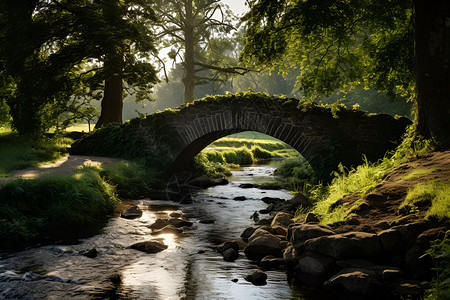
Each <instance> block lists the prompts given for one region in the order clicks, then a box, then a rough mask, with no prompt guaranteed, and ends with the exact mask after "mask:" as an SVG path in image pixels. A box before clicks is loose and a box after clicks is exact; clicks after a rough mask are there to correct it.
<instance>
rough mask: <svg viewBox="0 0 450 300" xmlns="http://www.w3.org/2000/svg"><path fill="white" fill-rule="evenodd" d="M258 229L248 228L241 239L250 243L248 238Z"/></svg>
mask: <svg viewBox="0 0 450 300" xmlns="http://www.w3.org/2000/svg"><path fill="white" fill-rule="evenodd" d="M256 229H257V227H248V228H246V229H245V230H244V231H243V232H242V233H241V239H242V240H244V241H248V238H249V237H250V236H251V235H252V234H253V233H254V232H255V230H256Z"/></svg>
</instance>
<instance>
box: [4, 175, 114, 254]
mask: <svg viewBox="0 0 450 300" xmlns="http://www.w3.org/2000/svg"><path fill="white" fill-rule="evenodd" d="M116 204H117V198H116V195H115V191H114V187H113V186H111V185H110V184H108V183H107V182H105V181H104V180H103V179H102V178H101V177H100V175H99V173H98V172H97V171H95V170H93V169H83V170H82V171H79V172H77V173H76V174H74V175H73V176H64V177H57V178H56V177H44V178H38V179H33V180H17V181H13V182H9V183H7V184H5V185H4V186H3V187H2V189H0V237H1V238H2V240H3V241H5V244H2V246H3V247H7V246H10V247H11V246H16V247H17V246H18V245H17V244H16V243H19V244H23V243H27V242H30V241H32V240H33V239H35V238H39V237H43V236H46V235H50V236H58V235H62V234H64V230H68V229H71V230H72V229H73V228H76V227H78V226H86V225H90V224H94V223H97V222H99V220H101V219H102V218H104V216H105V215H106V214H109V213H112V211H113V208H114V207H115V205H116ZM6 241H7V243H6Z"/></svg>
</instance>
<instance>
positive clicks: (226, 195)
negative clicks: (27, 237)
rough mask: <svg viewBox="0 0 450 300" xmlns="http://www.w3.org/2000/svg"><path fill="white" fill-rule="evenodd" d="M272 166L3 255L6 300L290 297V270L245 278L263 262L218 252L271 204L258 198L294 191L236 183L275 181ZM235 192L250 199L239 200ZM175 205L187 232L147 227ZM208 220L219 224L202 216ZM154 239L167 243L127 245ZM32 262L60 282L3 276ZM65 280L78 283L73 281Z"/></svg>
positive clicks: (1, 282)
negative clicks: (98, 230) (257, 280)
mask: <svg viewBox="0 0 450 300" xmlns="http://www.w3.org/2000/svg"><path fill="white" fill-rule="evenodd" d="M273 170H274V167H273V166H260V167H248V168H242V169H240V170H238V171H233V176H232V178H231V180H233V182H232V183H230V184H229V185H227V186H216V187H213V188H210V189H208V190H206V191H202V192H200V193H199V194H198V195H196V197H195V198H194V203H193V204H189V205H185V206H180V205H169V206H168V205H167V204H170V203H168V202H167V201H165V202H164V201H153V200H141V201H137V202H133V205H138V206H139V207H140V208H141V209H142V210H143V215H142V217H141V218H139V219H136V220H127V219H123V218H112V219H110V220H109V222H108V224H107V225H106V226H105V228H104V232H103V233H102V234H99V235H97V236H94V237H91V238H88V239H84V240H82V241H81V243H80V244H77V245H69V246H61V245H53V246H48V247H41V248H37V249H29V250H25V251H22V252H19V253H15V254H14V257H12V258H7V259H3V260H0V298H2V297H3V298H6V299H9V298H14V297H13V296H15V298H19V299H36V298H56V299H63V298H82V299H89V298H92V299H100V298H101V299H164V300H165V299H290V298H292V297H293V292H292V290H291V288H290V287H289V286H288V284H287V281H286V275H285V273H284V272H282V271H269V272H268V273H267V274H268V277H269V278H268V284H267V285H266V286H262V287H261V286H253V285H251V284H250V283H248V282H246V281H245V280H244V279H243V278H244V276H245V275H247V274H248V273H249V272H250V271H251V270H252V269H254V268H257V266H256V265H254V264H253V263H252V262H250V261H248V260H247V259H246V258H245V256H244V254H243V253H242V252H241V253H240V257H239V259H238V260H237V261H236V262H225V261H224V260H223V258H222V256H221V255H220V254H218V253H217V252H215V251H214V250H213V246H214V245H216V244H219V243H221V242H223V241H225V240H230V239H239V235H240V233H241V232H242V231H243V229H245V228H246V227H248V226H250V225H252V224H253V220H252V219H251V218H250V216H251V215H252V214H253V213H254V212H255V211H259V210H260V209H262V208H264V207H265V206H266V205H265V204H264V203H263V202H262V201H259V199H261V198H262V197H264V196H270V197H278V198H284V199H288V198H290V197H291V194H290V193H288V192H286V191H261V190H258V189H255V188H250V189H241V188H239V187H238V186H239V184H241V183H245V182H262V181H263V180H266V181H267V180H270V178H269V177H268V176H267V175H268V174H271V173H272V172H273ZM235 196H245V197H246V198H247V199H249V200H247V201H234V200H232V199H233V197H235ZM174 211H178V212H182V213H183V215H184V216H185V217H187V218H189V219H190V221H192V222H193V223H194V225H193V226H192V227H189V228H185V229H184V232H183V233H182V234H181V235H174V234H161V235H157V236H154V235H152V230H151V229H150V228H149V226H150V225H151V224H153V223H154V222H155V221H156V220H157V219H158V218H169V214H170V213H172V212H174ZM204 219H211V220H214V223H212V224H203V223H200V222H199V221H200V220H204ZM156 239H157V240H160V241H162V242H163V243H164V244H166V245H168V249H166V250H164V251H162V252H160V253H156V254H147V253H143V252H139V251H137V250H133V249H129V246H130V245H132V244H134V243H137V242H142V241H146V240H156ZM92 248H95V249H96V250H97V251H98V253H99V254H98V257H96V258H94V259H91V258H87V257H85V256H83V255H80V254H79V253H80V251H85V250H89V249H92ZM26 268H35V269H36V270H38V271H37V272H40V273H41V274H43V275H49V274H53V275H55V276H57V277H58V278H61V279H62V282H61V281H48V280H47V281H45V280H35V281H27V282H25V281H22V280H7V279H5V277H2V275H1V274H2V273H4V272H5V271H13V272H16V273H17V274H23V272H24V270H25V269H26ZM67 279H70V280H72V282H78V283H80V284H68V283H67V282H68V281H67ZM233 279H237V282H233V281H232V280H233ZM64 280H66V282H64ZM8 290H9V292H8ZM5 291H6V292H5ZM13 291H20V293H15V292H13ZM17 295H18V296H17ZM296 297H297V296H296ZM297 299H299V298H297Z"/></svg>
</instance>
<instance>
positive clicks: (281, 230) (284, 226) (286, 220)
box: [270, 212, 294, 236]
mask: <svg viewBox="0 0 450 300" xmlns="http://www.w3.org/2000/svg"><path fill="white" fill-rule="evenodd" d="M292 217H293V216H292V215H291V214H288V213H285V212H279V213H277V214H276V216H275V218H273V220H272V223H271V224H270V227H271V228H272V232H273V233H274V234H279V235H284V236H286V233H287V230H288V226H289V225H291V224H292V223H294V221H293V220H292Z"/></svg>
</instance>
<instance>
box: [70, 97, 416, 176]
mask: <svg viewBox="0 0 450 300" xmlns="http://www.w3.org/2000/svg"><path fill="white" fill-rule="evenodd" d="M410 123H411V121H410V120H409V119H406V118H399V119H395V118H393V117H391V116H389V115H385V114H368V113H367V112H363V111H357V110H347V109H345V108H342V107H339V106H336V107H335V108H334V109H332V108H329V107H328V108H327V107H323V106H321V105H317V104H315V103H312V102H309V101H303V102H302V101H300V100H297V99H292V98H279V97H269V96H267V95H263V94H255V93H245V94H242V93H240V94H236V95H231V94H230V95H226V96H214V97H212V96H211V97H206V98H204V99H201V100H197V101H195V102H194V103H192V104H189V105H187V106H185V107H182V108H180V109H178V110H166V111H164V112H158V113H155V114H152V115H150V116H148V117H146V118H136V119H133V120H130V121H129V122H127V123H125V124H123V125H121V126H109V127H106V128H104V129H101V130H98V131H96V132H94V133H93V134H91V135H89V136H87V137H85V138H84V139H82V140H79V141H77V142H76V143H75V144H74V145H73V146H72V149H71V153H73V154H91V155H104V156H118V157H124V158H137V157H147V158H153V161H154V163H156V164H157V163H162V162H164V167H165V168H167V170H168V171H171V172H174V171H179V170H182V169H183V167H185V166H186V165H187V164H188V163H189V162H190V161H191V160H192V159H193V158H194V157H195V156H196V155H197V154H198V153H199V152H200V151H201V150H202V149H204V148H205V147H206V146H207V145H209V144H210V143H211V142H213V141H215V140H217V139H219V138H221V137H225V136H227V135H229V134H232V133H237V132H242V131H257V132H261V133H264V134H267V135H270V136H272V137H275V138H277V139H279V140H281V141H283V142H285V143H287V144H289V145H290V146H292V147H293V148H295V149H296V150H297V151H298V152H300V154H301V155H302V156H303V157H305V158H306V159H307V160H308V161H309V163H310V165H311V166H312V168H313V169H314V170H316V172H317V173H318V174H319V176H321V177H323V178H326V177H328V176H329V175H330V173H331V172H332V171H333V170H335V169H336V167H337V166H338V164H339V163H342V164H343V165H345V166H352V165H358V164H360V163H361V162H362V157H363V155H365V156H366V157H367V158H368V159H369V160H370V161H375V160H378V159H379V158H381V157H383V155H384V154H385V153H386V151H387V150H391V149H393V148H395V145H396V144H395V142H397V141H399V139H400V137H401V135H402V134H403V133H404V132H405V128H406V126H407V125H408V124H410Z"/></svg>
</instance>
